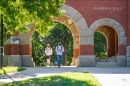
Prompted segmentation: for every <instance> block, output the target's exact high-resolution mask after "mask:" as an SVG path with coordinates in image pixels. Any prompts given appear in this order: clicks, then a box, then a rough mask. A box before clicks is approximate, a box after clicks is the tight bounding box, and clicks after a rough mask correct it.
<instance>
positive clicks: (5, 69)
mask: <svg viewBox="0 0 130 86" xmlns="http://www.w3.org/2000/svg"><path fill="white" fill-rule="evenodd" d="M25 69H26V68H23V67H3V68H2V69H0V75H2V74H6V73H11V72H17V71H22V70H25Z"/></svg>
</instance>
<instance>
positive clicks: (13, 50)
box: [11, 44, 19, 55]
mask: <svg viewBox="0 0 130 86" xmlns="http://www.w3.org/2000/svg"><path fill="white" fill-rule="evenodd" d="M11 55H19V44H11Z"/></svg>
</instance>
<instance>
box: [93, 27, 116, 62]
mask: <svg viewBox="0 0 130 86" xmlns="http://www.w3.org/2000/svg"><path fill="white" fill-rule="evenodd" d="M95 32H100V33H102V34H103V35H104V36H105V38H106V40H105V41H106V44H104V45H105V47H106V53H105V52H104V55H105V54H106V57H105V58H107V59H114V60H115V58H116V56H117V55H118V34H117V32H116V30H115V29H114V28H113V27H110V26H108V25H103V26H100V27H99V28H98V29H96V31H95ZM101 38H102V37H101ZM101 38H99V39H100V40H101ZM102 39H103V38H102ZM102 42H103V43H105V42H104V39H103V40H102V41H101V42H99V43H102ZM102 48H103V47H102Z"/></svg>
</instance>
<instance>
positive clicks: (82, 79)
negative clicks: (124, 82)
mask: <svg viewBox="0 0 130 86" xmlns="http://www.w3.org/2000/svg"><path fill="white" fill-rule="evenodd" d="M0 86H101V84H100V83H99V81H98V80H97V79H96V78H95V77H94V76H93V75H91V73H87V72H86V73H84V72H69V73H63V74H59V75H52V76H47V77H42V78H34V79H29V80H24V81H18V82H13V83H7V84H3V85H0Z"/></svg>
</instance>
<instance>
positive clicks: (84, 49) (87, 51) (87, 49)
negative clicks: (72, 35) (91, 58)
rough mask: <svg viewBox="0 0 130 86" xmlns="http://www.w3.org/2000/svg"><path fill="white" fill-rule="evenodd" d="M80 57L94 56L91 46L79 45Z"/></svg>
mask: <svg viewBox="0 0 130 86" xmlns="http://www.w3.org/2000/svg"><path fill="white" fill-rule="evenodd" d="M80 55H94V47H93V45H80Z"/></svg>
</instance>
